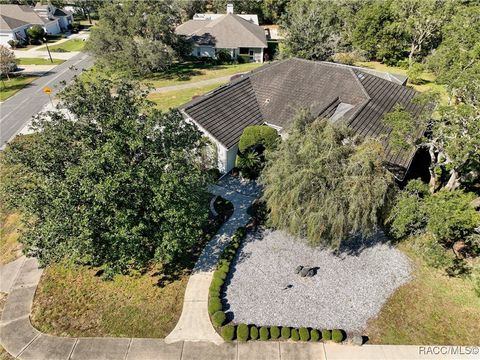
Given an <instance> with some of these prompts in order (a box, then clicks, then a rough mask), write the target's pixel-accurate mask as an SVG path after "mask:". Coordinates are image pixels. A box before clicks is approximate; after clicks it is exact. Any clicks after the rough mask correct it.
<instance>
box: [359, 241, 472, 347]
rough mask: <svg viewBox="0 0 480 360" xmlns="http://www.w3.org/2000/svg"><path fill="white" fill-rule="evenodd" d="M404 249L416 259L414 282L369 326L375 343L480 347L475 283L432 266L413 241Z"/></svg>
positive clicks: (391, 298) (406, 243) (368, 333)
mask: <svg viewBox="0 0 480 360" xmlns="http://www.w3.org/2000/svg"><path fill="white" fill-rule="evenodd" d="M417 241H421V239H420V240H418V239H417ZM399 248H400V250H402V251H403V252H405V253H406V254H407V255H408V256H409V257H410V259H411V260H412V263H413V265H414V274H413V276H414V278H413V280H412V281H411V282H409V283H408V284H406V285H404V286H402V287H401V288H400V289H398V290H397V291H396V292H395V293H394V294H393V295H392V296H391V297H390V298H389V299H388V301H387V303H386V304H385V306H384V307H383V308H382V310H381V312H380V314H379V315H378V316H377V318H375V319H374V320H372V321H370V322H369V324H368V327H367V330H366V334H367V335H368V336H369V338H370V340H369V341H370V342H371V343H374V344H395V345H397V344H398V345H400V344H402V345H420V344H436V345H480V338H479V336H478V334H480V298H479V297H478V296H476V295H475V292H474V291H473V288H472V284H471V282H470V281H468V280H465V279H461V278H451V277H448V276H446V275H444V274H443V272H441V271H440V270H436V269H433V268H431V267H428V266H427V265H426V264H425V263H424V261H423V259H422V258H421V257H420V255H419V254H418V251H417V250H416V249H415V246H414V244H413V241H412V239H410V240H406V241H405V242H404V243H402V244H401V245H400V246H399Z"/></svg>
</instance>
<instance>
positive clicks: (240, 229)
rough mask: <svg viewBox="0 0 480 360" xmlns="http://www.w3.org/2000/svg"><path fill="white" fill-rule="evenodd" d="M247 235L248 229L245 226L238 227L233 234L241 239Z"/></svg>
mask: <svg viewBox="0 0 480 360" xmlns="http://www.w3.org/2000/svg"><path fill="white" fill-rule="evenodd" d="M245 235H247V229H246V228H245V227H244V226H240V227H238V228H237V230H235V233H234V234H233V236H235V237H236V238H239V239H243V238H244V237H245Z"/></svg>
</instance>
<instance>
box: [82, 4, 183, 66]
mask: <svg viewBox="0 0 480 360" xmlns="http://www.w3.org/2000/svg"><path fill="white" fill-rule="evenodd" d="M180 18H181V9H180V7H179V6H178V4H177V3H176V2H175V1H173V0H165V1H112V2H107V3H105V4H104V5H103V6H102V7H101V8H100V20H99V22H98V23H97V25H96V26H95V27H93V28H92V30H91V35H90V38H89V40H88V42H87V45H86V50H87V51H90V52H91V53H92V54H93V55H94V56H95V57H96V58H97V60H99V61H100V62H101V64H103V65H107V66H108V67H110V68H114V69H117V70H121V71H123V72H125V73H129V74H133V75H143V74H148V73H150V72H155V71H161V70H165V69H167V68H169V67H170V66H171V65H172V63H173V62H174V61H175V60H179V59H182V58H183V57H185V56H186V55H189V54H190V52H191V45H190V43H189V42H187V41H186V40H185V39H184V38H183V37H182V36H178V35H176V34H175V26H176V25H178V24H179V23H180Z"/></svg>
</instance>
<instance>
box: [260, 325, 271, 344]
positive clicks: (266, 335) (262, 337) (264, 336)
mask: <svg viewBox="0 0 480 360" xmlns="http://www.w3.org/2000/svg"><path fill="white" fill-rule="evenodd" d="M269 338H270V332H269V331H268V327H265V326H262V327H261V328H260V340H263V341H265V340H268V339H269Z"/></svg>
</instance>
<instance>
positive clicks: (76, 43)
mask: <svg viewBox="0 0 480 360" xmlns="http://www.w3.org/2000/svg"><path fill="white" fill-rule="evenodd" d="M85 42H86V41H84V40H82V39H71V40H68V41H65V42H63V43H61V44H58V45H53V46H49V48H50V51H51V52H72V51H82V50H83V48H84V47H85ZM37 51H47V47H46V46H44V47H41V48H40V49H37Z"/></svg>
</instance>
